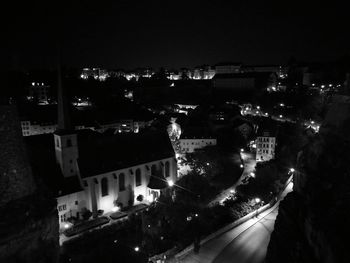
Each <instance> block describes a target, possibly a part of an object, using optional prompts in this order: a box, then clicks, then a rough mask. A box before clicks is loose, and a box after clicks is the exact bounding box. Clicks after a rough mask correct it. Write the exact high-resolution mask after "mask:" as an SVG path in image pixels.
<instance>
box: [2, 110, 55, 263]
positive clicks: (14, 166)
mask: <svg viewBox="0 0 350 263" xmlns="http://www.w3.org/2000/svg"><path fill="white" fill-rule="evenodd" d="M20 129H21V128H20V124H19V121H18V116H17V111H16V108H15V106H13V105H0V262H6V263H8V262H16V263H17V262H26V263H34V262H35V263H44V262H57V261H58V251H59V245H58V244H59V243H58V218H57V210H56V200H55V199H54V198H51V197H48V196H46V195H45V194H44V191H43V189H41V188H40V187H38V186H37V185H38V184H36V182H35V179H34V178H35V177H34V176H33V175H32V171H31V167H30V165H29V162H28V159H27V154H26V150H25V146H24V143H23V140H22V134H21V130H20Z"/></svg>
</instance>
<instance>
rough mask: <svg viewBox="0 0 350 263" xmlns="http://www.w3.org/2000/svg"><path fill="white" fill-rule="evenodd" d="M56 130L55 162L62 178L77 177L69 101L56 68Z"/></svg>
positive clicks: (77, 155)
mask: <svg viewBox="0 0 350 263" xmlns="http://www.w3.org/2000/svg"><path fill="white" fill-rule="evenodd" d="M57 81H58V82H57V91H58V106H57V108H58V129H57V130H56V132H55V133H54V140H55V154H56V162H57V164H59V166H60V168H61V171H62V174H63V176H64V177H70V176H76V175H78V164H77V160H78V157H79V151H78V141H77V134H76V133H75V131H74V129H73V128H72V124H71V121H70V118H69V100H68V97H67V94H66V92H65V89H64V87H63V85H62V76H61V69H60V67H58V80H57Z"/></svg>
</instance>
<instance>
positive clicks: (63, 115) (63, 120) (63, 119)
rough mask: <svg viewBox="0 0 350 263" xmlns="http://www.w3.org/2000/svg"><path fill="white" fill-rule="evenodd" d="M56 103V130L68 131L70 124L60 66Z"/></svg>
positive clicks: (58, 69) (67, 101)
mask: <svg viewBox="0 0 350 263" xmlns="http://www.w3.org/2000/svg"><path fill="white" fill-rule="evenodd" d="M57 96H58V98H57V103H58V130H60V131H69V130H71V129H72V123H71V120H70V116H69V100H68V96H67V92H66V90H65V88H64V86H63V85H62V72H61V65H60V64H59V65H58V68H57Z"/></svg>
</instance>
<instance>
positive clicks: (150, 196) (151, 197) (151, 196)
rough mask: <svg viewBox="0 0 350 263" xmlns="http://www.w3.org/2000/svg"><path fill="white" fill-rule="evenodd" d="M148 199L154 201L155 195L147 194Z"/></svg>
mask: <svg viewBox="0 0 350 263" xmlns="http://www.w3.org/2000/svg"><path fill="white" fill-rule="evenodd" d="M147 201H148V202H150V203H152V202H153V201H154V198H153V195H149V196H147Z"/></svg>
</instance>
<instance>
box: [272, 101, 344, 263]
mask: <svg viewBox="0 0 350 263" xmlns="http://www.w3.org/2000/svg"><path fill="white" fill-rule="evenodd" d="M349 124H350V102H349V99H348V98H344V97H341V98H340V97H338V98H335V100H334V101H333V104H332V106H331V107H330V109H329V111H328V114H327V116H326V118H325V120H324V122H323V127H322V128H321V130H320V133H319V134H317V135H315V137H313V138H312V139H311V140H310V142H309V143H308V144H307V145H306V146H305V147H304V148H303V149H302V150H301V151H300V152H299V154H298V158H297V169H296V170H297V172H296V173H295V175H294V178H293V181H294V189H293V190H294V191H293V192H292V193H290V194H289V195H288V196H287V197H286V198H285V200H283V201H282V202H281V204H280V208H279V214H278V216H277V219H276V223H275V229H274V231H273V233H272V235H271V240H270V243H269V246H268V251H267V256H266V262H268V263H274V262H299V263H303V262H327V263H333V262H334V263H335V262H337V263H342V262H350V245H348V244H350V243H349V242H348V240H349V237H350V226H349V224H348V219H349V217H350V154H349V152H350V125H349Z"/></svg>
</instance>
